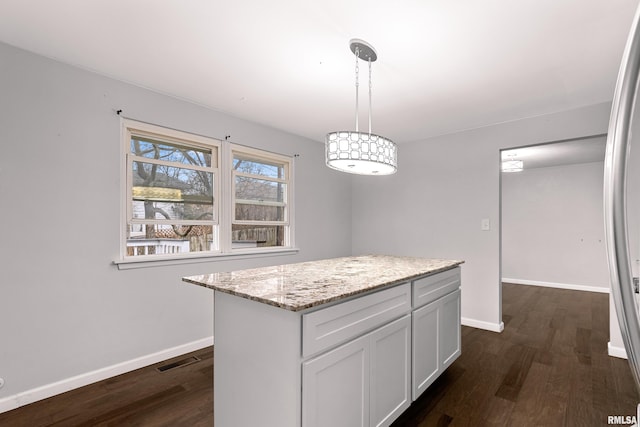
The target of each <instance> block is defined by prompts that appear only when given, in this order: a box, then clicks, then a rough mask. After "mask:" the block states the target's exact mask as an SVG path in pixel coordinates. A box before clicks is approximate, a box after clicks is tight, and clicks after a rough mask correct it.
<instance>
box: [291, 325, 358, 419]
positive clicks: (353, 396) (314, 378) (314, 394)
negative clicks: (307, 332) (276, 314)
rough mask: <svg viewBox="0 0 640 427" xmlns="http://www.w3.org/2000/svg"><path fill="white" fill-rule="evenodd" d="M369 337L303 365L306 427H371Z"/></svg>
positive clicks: (303, 400) (303, 408)
mask: <svg viewBox="0 0 640 427" xmlns="http://www.w3.org/2000/svg"><path fill="white" fill-rule="evenodd" d="M369 339H370V337H369V336H368V335H365V336H363V337H360V338H358V339H356V340H353V341H350V342H349V343H347V344H345V345H342V346H340V347H338V348H336V349H335V350H331V351H329V352H327V353H324V354H322V355H321V356H318V357H316V358H314V359H311V360H309V361H307V362H305V363H303V365H302V425H303V427H338V426H344V427H368V426H369V371H370V364H369V342H370V341H369Z"/></svg>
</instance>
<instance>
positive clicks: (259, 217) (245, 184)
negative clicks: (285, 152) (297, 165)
mask: <svg viewBox="0 0 640 427" xmlns="http://www.w3.org/2000/svg"><path fill="white" fill-rule="evenodd" d="M232 154H233V160H232V166H233V169H232V190H233V192H232V209H233V212H232V220H231V223H232V226H231V233H232V247H234V248H241V247H287V246H289V241H290V236H289V228H290V227H289V203H288V200H289V187H290V185H289V182H290V174H291V173H290V162H291V160H290V158H288V157H284V156H277V155H275V154H267V153H264V152H261V151H258V150H253V149H249V148H244V147H242V148H241V147H238V146H235V145H234V146H233V148H232Z"/></svg>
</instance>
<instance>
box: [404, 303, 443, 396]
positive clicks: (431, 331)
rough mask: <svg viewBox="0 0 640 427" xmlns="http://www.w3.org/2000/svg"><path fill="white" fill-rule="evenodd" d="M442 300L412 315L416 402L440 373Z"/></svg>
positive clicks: (412, 351) (413, 378)
mask: <svg viewBox="0 0 640 427" xmlns="http://www.w3.org/2000/svg"><path fill="white" fill-rule="evenodd" d="M440 307H441V305H440V300H437V301H434V302H432V303H431V304H427V305H425V306H423V307H420V308H419V309H417V310H415V311H414V312H413V314H412V315H411V322H412V325H413V334H412V338H411V340H412V350H411V353H412V371H413V375H412V381H411V383H412V384H413V386H412V398H413V400H416V399H417V398H418V396H420V395H421V394H422V392H423V391H425V390H426V389H427V387H429V386H430V385H431V383H432V382H433V381H435V379H436V378H437V377H438V375H439V373H440V360H439V358H438V356H439V355H440V351H439V349H438V345H439V344H438V335H439V334H438V332H439V322H440V316H439V313H440Z"/></svg>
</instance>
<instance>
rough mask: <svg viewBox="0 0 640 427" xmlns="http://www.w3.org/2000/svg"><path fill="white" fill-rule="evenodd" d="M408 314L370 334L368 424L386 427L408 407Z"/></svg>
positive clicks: (409, 375)
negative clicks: (369, 411) (369, 408)
mask: <svg viewBox="0 0 640 427" xmlns="http://www.w3.org/2000/svg"><path fill="white" fill-rule="evenodd" d="M410 349H411V315H409V314H407V315H406V316H404V317H402V318H400V319H398V320H396V321H395V322H392V323H390V324H389V325H387V326H383V327H382V328H380V329H378V330H377V331H375V332H373V333H372V334H371V405H370V406H371V425H372V426H376V427H378V426H388V425H389V424H391V423H392V422H393V421H394V420H395V419H396V418H398V416H399V415H400V414H401V413H402V412H404V410H405V409H407V408H408V407H409V405H410V404H411V352H410Z"/></svg>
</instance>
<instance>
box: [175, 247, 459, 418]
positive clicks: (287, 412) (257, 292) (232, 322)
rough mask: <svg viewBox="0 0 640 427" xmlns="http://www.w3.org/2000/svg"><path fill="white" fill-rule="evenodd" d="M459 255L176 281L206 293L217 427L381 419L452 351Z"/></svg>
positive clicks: (336, 262) (330, 262)
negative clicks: (209, 293)
mask: <svg viewBox="0 0 640 427" xmlns="http://www.w3.org/2000/svg"><path fill="white" fill-rule="evenodd" d="M462 263H463V261H459V260H437V259H425V258H413V257H394V256H382V255H369V256H358V257H344V258H335V259H327V260H320V261H310V262H303V263H296V264H286V265H279V266H273V267H264V268H256V269H249V270H240V271H233V272H225V273H213V274H207V275H199V276H190V277H185V278H183V280H184V281H186V282H189V283H193V284H196V285H200V286H205V287H208V288H210V289H213V290H214V292H215V297H214V304H215V308H214V340H215V346H214V358H215V361H214V401H215V404H214V419H215V425H216V427H226V426H253V425H256V426H257V425H259V426H274V427H275V426H277V427H286V426H291V427H294V426H296V427H297V426H301V425H302V426H304V427H311V426H332V427H334V426H350V427H351V426H369V425H375V426H377V425H389V424H390V423H391V422H392V421H393V420H394V419H396V418H397V417H398V416H399V415H400V414H401V413H402V412H403V411H404V410H405V409H406V408H407V407H408V406H409V405H410V404H411V402H412V401H413V400H415V399H416V398H417V397H418V396H419V395H420V394H421V393H422V392H423V391H424V390H425V389H426V388H427V387H428V386H429V385H430V384H431V383H432V382H433V381H434V380H435V379H436V378H437V377H438V376H439V375H440V374H441V373H442V372H443V371H444V369H446V368H447V367H448V366H449V365H450V364H451V363H452V362H453V361H454V360H455V359H456V358H457V357H458V356H459V355H460V289H459V288H460V267H459V266H460V264H462Z"/></svg>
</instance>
